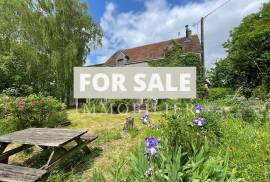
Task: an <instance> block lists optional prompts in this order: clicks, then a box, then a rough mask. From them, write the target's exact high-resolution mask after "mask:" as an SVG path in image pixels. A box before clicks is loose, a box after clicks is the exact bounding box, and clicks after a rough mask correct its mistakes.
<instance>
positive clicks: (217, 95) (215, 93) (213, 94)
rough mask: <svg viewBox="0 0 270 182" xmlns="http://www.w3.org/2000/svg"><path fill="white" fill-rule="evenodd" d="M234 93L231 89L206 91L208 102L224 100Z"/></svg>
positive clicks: (218, 88) (219, 88)
mask: <svg viewBox="0 0 270 182" xmlns="http://www.w3.org/2000/svg"><path fill="white" fill-rule="evenodd" d="M233 93H234V92H233V90H232V89H231V88H221V87H217V88H210V89H209V91H208V98H209V100H216V99H225V98H226V96H228V95H232V94H233Z"/></svg>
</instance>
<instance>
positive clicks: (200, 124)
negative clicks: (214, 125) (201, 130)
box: [193, 118, 205, 126]
mask: <svg viewBox="0 0 270 182" xmlns="http://www.w3.org/2000/svg"><path fill="white" fill-rule="evenodd" d="M193 123H194V124H197V125H198V126H203V125H204V123H205V118H196V119H194V120H193Z"/></svg>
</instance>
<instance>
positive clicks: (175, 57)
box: [150, 41, 206, 97]
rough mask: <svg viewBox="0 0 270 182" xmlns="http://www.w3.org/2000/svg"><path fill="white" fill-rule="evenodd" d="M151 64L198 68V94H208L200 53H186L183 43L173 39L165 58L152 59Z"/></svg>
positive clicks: (200, 95) (202, 95)
mask: <svg viewBox="0 0 270 182" xmlns="http://www.w3.org/2000/svg"><path fill="white" fill-rule="evenodd" d="M150 66H154V67H165V66H166V67H178V66H179V67H180V66H182V67H189V66H195V67H196V68H197V94H198V97H204V96H205V95H206V89H205V87H204V78H203V65H202V62H201V59H200V56H199V55H198V54H194V53H184V52H183V50H182V47H181V45H179V44H178V43H177V42H175V41H172V42H171V44H170V45H169V46H168V47H167V49H166V50H165V58H164V59H161V60H156V61H151V62H150Z"/></svg>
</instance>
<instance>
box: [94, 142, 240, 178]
mask: <svg viewBox="0 0 270 182" xmlns="http://www.w3.org/2000/svg"><path fill="white" fill-rule="evenodd" d="M159 149H160V150H159V154H158V155H157V156H155V157H154V158H151V159H147V157H146V156H145V155H144V154H143V146H139V147H138V148H137V150H136V151H135V152H133V153H131V154H130V155H129V156H128V157H127V160H126V164H125V162H123V161H120V162H119V163H118V165H117V164H116V166H118V170H117V171H116V172H115V173H113V178H114V181H134V182H136V181H138V182H139V181H140V182H141V181H142V182H150V181H168V182H171V181H240V180H239V179H237V178H235V173H236V171H235V170H232V171H230V170H229V168H228V155H227V154H226V155H225V156H224V158H222V157H218V156H217V157H213V156H210V150H209V149H208V147H207V145H206V146H204V147H202V148H201V149H199V150H198V149H196V148H193V149H194V151H193V152H192V154H190V157H189V158H188V160H186V159H185V158H186V153H184V152H183V151H182V150H181V147H180V148H178V149H176V150H173V151H172V150H171V149H170V148H168V147H167V146H166V142H162V143H161V146H160V148H159ZM124 168H127V169H128V171H125V170H124ZM95 174H96V175H97V176H95V175H94V179H95V178H97V177H99V176H100V175H101V173H100V172H98V173H95Z"/></svg>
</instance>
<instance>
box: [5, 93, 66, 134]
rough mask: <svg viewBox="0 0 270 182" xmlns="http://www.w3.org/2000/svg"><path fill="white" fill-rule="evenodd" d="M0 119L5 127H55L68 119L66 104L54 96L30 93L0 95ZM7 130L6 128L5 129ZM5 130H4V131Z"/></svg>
mask: <svg viewBox="0 0 270 182" xmlns="http://www.w3.org/2000/svg"><path fill="white" fill-rule="evenodd" d="M0 106H1V107H0V117H1V118H0V119H1V120H2V121H1V124H0V125H1V126H2V127H0V128H2V129H3V126H4V125H7V126H8V128H12V129H11V130H21V129H25V128H29V127H54V126H56V125H58V124H59V123H61V122H63V121H65V120H67V115H66V113H65V111H64V108H65V106H64V104H62V103H60V102H58V101H57V100H56V99H54V98H52V97H44V96H41V95H30V96H28V97H9V96H2V97H0ZM5 131H6V130H5ZM3 132H4V131H3Z"/></svg>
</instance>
